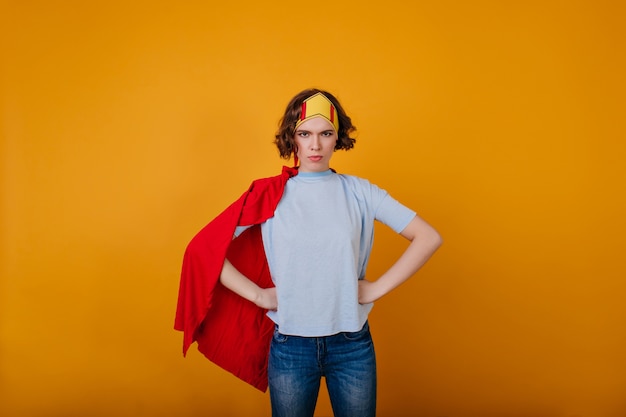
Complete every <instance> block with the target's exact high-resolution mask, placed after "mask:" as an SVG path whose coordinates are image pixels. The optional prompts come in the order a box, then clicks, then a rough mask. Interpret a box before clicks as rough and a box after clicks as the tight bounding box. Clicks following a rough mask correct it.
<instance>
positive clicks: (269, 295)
mask: <svg viewBox="0 0 626 417" xmlns="http://www.w3.org/2000/svg"><path fill="white" fill-rule="evenodd" d="M220 282H221V283H222V284H223V285H224V286H225V287H226V288H228V289H229V290H231V291H233V292H234V293H235V294H237V295H240V296H241V297H243V298H245V299H246V300H248V301H251V302H253V303H254V304H256V305H257V306H259V307H261V308H264V309H266V310H276V308H277V307H278V301H277V299H276V288H274V287H272V288H261V287H259V286H258V285H256V284H255V283H254V282H252V281H250V280H249V279H248V278H247V277H246V276H244V275H243V274H242V273H241V272H239V271H238V270H237V269H236V268H235V267H234V266H233V264H231V263H230V261H229V260H228V259H226V260H224V266H223V267H222V273H221V274H220Z"/></svg>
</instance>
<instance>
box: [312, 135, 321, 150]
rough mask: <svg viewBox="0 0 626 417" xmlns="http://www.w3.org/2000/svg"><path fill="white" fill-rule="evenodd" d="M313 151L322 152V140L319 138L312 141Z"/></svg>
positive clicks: (315, 137)
mask: <svg viewBox="0 0 626 417" xmlns="http://www.w3.org/2000/svg"><path fill="white" fill-rule="evenodd" d="M311 150H313V151H319V150H320V140H319V138H318V137H317V136H314V137H313V140H311Z"/></svg>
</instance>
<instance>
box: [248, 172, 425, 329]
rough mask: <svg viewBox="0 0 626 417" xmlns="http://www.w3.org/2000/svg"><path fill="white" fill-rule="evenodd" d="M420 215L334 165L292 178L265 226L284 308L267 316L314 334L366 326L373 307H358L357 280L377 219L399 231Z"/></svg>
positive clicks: (281, 325)
mask: <svg viewBox="0 0 626 417" xmlns="http://www.w3.org/2000/svg"><path fill="white" fill-rule="evenodd" d="M414 217H415V212H414V211H412V210H410V209H409V208H407V207H405V206H404V205H402V204H400V203H399V202H398V201H396V200H395V199H393V198H392V197H391V196H389V194H388V193H387V192H386V191H384V190H382V189H380V188H379V187H377V186H376V185H373V184H371V183H370V182H369V181H367V180H364V179H362V178H358V177H355V176H351V175H341V174H336V173H334V172H333V171H331V170H328V171H325V172H320V173H306V172H302V173H299V174H298V175H296V176H295V177H292V178H290V179H289V180H288V181H287V184H286V186H285V190H284V192H283V196H282V198H281V200H280V202H279V203H278V206H277V208H276V211H275V212H274V216H273V217H271V218H270V219H268V220H267V221H265V223H263V224H261V232H262V236H263V246H264V249H265V253H266V256H267V261H268V265H269V269H270V273H271V276H272V279H273V281H274V284H275V285H276V292H277V297H278V310H277V311H270V312H268V316H269V317H270V318H271V319H272V320H273V321H274V322H275V323H277V324H278V327H279V330H280V332H281V333H283V334H288V335H297V336H307V337H314V336H328V335H332V334H336V333H339V332H354V331H357V330H359V329H361V327H363V325H364V324H365V321H366V320H367V316H368V314H369V312H370V310H371V309H372V304H364V305H361V304H359V302H358V280H359V279H362V278H364V277H365V270H366V267H367V262H368V259H369V254H370V251H371V249H372V244H373V238H374V220H378V221H380V222H382V223H384V224H386V225H387V226H389V227H391V229H393V230H394V231H396V232H398V233H399V232H401V231H402V230H403V229H404V228H405V227H406V226H407V225H408V224H409V222H410V221H411V220H412V219H413V218H414ZM239 231H241V230H239ZM239 231H238V232H239Z"/></svg>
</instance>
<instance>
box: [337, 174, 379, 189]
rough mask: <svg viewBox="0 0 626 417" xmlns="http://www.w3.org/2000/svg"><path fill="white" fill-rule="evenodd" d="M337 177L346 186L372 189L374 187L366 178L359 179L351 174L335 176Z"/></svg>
mask: <svg viewBox="0 0 626 417" xmlns="http://www.w3.org/2000/svg"><path fill="white" fill-rule="evenodd" d="M337 176H338V177H339V178H340V179H341V181H343V182H344V183H346V184H350V185H352V186H354V187H372V186H375V185H374V184H372V182H371V181H370V180H368V179H367V178H363V177H359V176H357V175H351V174H339V173H338V174H337Z"/></svg>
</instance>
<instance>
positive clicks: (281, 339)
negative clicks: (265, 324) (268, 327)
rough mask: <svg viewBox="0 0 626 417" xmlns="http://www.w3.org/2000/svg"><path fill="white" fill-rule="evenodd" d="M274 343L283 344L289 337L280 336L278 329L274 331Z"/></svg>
mask: <svg viewBox="0 0 626 417" xmlns="http://www.w3.org/2000/svg"><path fill="white" fill-rule="evenodd" d="M273 338H274V342H276V343H285V342H286V341H287V339H288V338H289V336H287V335H286V334H282V333H280V332H279V331H278V328H275V329H274V336H273Z"/></svg>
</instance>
